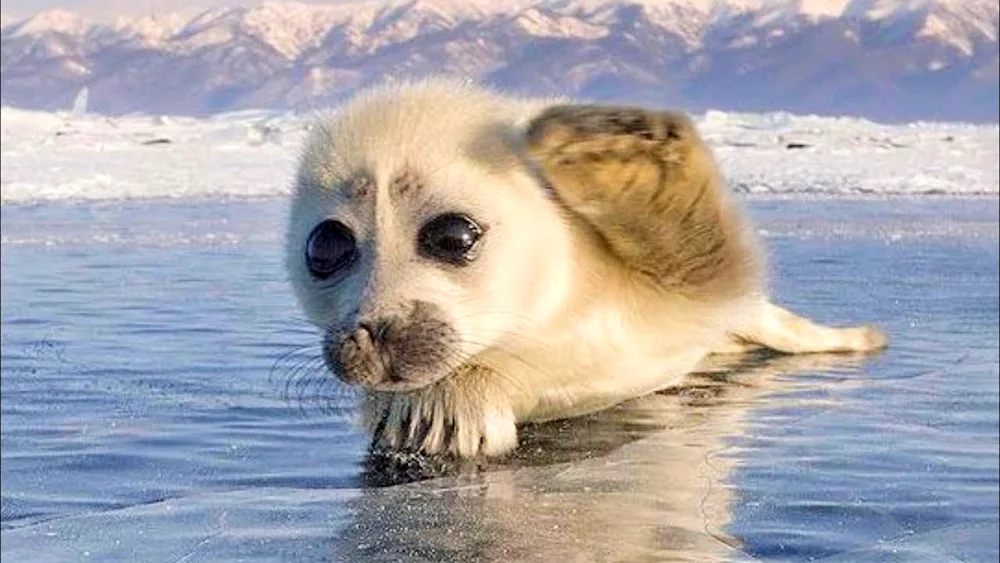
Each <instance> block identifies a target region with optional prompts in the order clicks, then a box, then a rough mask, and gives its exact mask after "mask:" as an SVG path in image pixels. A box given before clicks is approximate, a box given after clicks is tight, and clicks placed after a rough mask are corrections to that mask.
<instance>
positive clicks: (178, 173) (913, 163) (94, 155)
mask: <svg viewBox="0 0 1000 563" xmlns="http://www.w3.org/2000/svg"><path fill="white" fill-rule="evenodd" d="M0 117H2V119H0V123H2V131H0V133H2V135H0V136H2V144H0V169H2V178H0V203H2V204H3V205H13V204H32V203H40V202H74V201H95V200H128V199H158V198H166V199H204V198H211V199H218V198H259V197H273V196H281V195H284V194H287V193H289V192H290V189H291V181H292V178H293V175H294V171H295V165H296V158H297V155H298V151H299V149H300V147H301V145H302V142H303V140H304V137H305V134H306V131H307V129H308V128H309V127H310V126H311V124H312V123H313V119H314V118H315V117H316V116H315V115H308V116H306V115H298V114H291V113H277V112H269V111H262V110H255V111H241V112H231V113H226V114H219V115H216V116H213V117H212V118H207V119H197V118H192V117H165V116H148V115H133V116H128V117H122V118H107V117H100V116H95V115H88V114H72V113H68V112H66V113H46V112H33V111H25V110H16V109H11V108H3V109H2V110H0ZM696 122H697V124H698V127H699V129H700V131H701V132H702V135H703V136H704V137H705V139H706V141H707V142H708V144H709V145H710V146H711V147H712V148H713V149H714V151H715V153H716V156H717V157H718V159H719V162H720V165H721V167H722V169H723V172H724V174H725V175H726V177H727V179H728V180H729V182H730V184H731V185H732V186H733V188H734V189H735V190H736V191H738V192H743V193H748V194H769V195H784V196H802V195H810V196H815V195H825V196H831V197H853V196H858V195H898V196H908V195H922V194H956V195H991V196H996V195H998V193H1000V155H998V146H1000V129H998V127H997V126H995V125H990V126H973V125H966V124H936V123H935V124H932V123H911V124H908V125H899V126H887V125H880V124H875V123H871V122H869V121H866V120H863V119H857V118H828V117H816V116H801V115H792V114H788V113H781V112H778V113H767V114H751V113H733V112H723V111H709V112H706V113H705V114H704V115H700V116H696Z"/></svg>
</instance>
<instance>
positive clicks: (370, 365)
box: [323, 302, 457, 391]
mask: <svg viewBox="0 0 1000 563" xmlns="http://www.w3.org/2000/svg"><path fill="white" fill-rule="evenodd" d="M441 316H442V314H441V311H440V308H438V307H437V306H435V305H433V304H431V303H426V302H416V303H414V304H413V306H412V307H411V308H410V309H409V311H407V313H406V314H401V315H392V316H386V317H380V318H377V319H364V320H360V321H358V322H357V325H356V326H355V327H353V328H350V329H347V330H343V331H339V332H337V333H334V332H328V333H327V335H326V337H325V338H324V341H323V357H324V359H325V360H326V364H327V367H328V368H329V369H330V371H331V372H332V373H334V374H335V375H336V376H337V377H338V378H340V379H341V380H342V381H344V382H345V383H348V384H350V385H360V386H362V387H367V388H369V389H376V390H383V391H409V390H412V389H417V388H420V387H423V386H425V385H428V384H430V383H433V382H435V381H437V380H438V379H440V378H441V377H443V376H444V375H446V374H447V369H446V360H447V358H448V357H449V355H453V354H454V351H453V349H454V347H455V344H456V341H457V337H456V332H455V329H454V328H452V326H451V325H450V324H449V323H447V322H445V321H444V320H442V319H441Z"/></svg>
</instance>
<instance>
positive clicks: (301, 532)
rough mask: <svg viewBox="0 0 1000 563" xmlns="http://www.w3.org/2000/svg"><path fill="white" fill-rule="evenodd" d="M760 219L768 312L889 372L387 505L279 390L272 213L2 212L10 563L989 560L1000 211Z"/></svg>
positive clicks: (756, 372)
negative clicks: (828, 336)
mask: <svg viewBox="0 0 1000 563" xmlns="http://www.w3.org/2000/svg"><path fill="white" fill-rule="evenodd" d="M749 207H750V211H751V212H752V214H753V215H754V216H755V217H756V219H757V221H758V226H759V228H760V229H761V231H762V232H763V233H764V234H765V237H766V242H767V244H768V245H769V248H770V250H771V258H772V262H773V264H772V269H773V271H774V283H773V285H774V290H775V294H776V296H777V299H778V300H779V301H780V302H783V303H785V304H788V305H791V306H792V307H794V308H795V309H796V310H799V311H801V312H803V313H806V314H809V315H811V316H814V317H816V318H818V319H820V320H823V321H825V322H829V323H832V324H850V323H854V322H859V321H874V322H877V323H878V324H880V325H882V326H883V327H885V328H886V329H887V330H888V332H889V333H890V335H891V338H892V343H891V347H890V348H889V349H888V350H887V351H885V352H884V353H882V354H880V355H877V356H874V357H868V358H861V357H855V358H852V357H842V356H819V357H808V358H802V357H800V358H791V359H780V358H778V359H774V358H772V359H767V358H760V359H758V360H757V361H753V362H748V363H747V365H745V366H741V367H739V368H737V369H732V370H726V371H720V372H714V373H706V374H702V375H698V376H694V377H692V379H691V382H690V384H689V385H687V386H685V387H684V388H682V389H680V390H675V391H671V392H667V393H661V394H657V395H653V396H650V397H646V398H644V399H642V400H638V401H634V402H632V403H629V404H626V405H622V406H620V407H618V408H615V409H611V410H609V411H606V412H604V413H601V414H599V415H596V416H592V417H589V418H585V419H580V420H576V421H572V422H565V423H556V424H551V425H545V426H540V427H535V428H531V429H528V431H527V432H526V433H525V434H526V437H525V443H524V444H523V445H522V447H521V449H520V450H519V453H518V455H517V456H516V457H515V458H514V459H511V460H507V461H504V462H502V463H496V464H493V465H490V466H488V467H482V468H479V470H478V471H475V472H473V471H468V470H466V471H462V472H458V473H456V474H449V475H443V476H440V477H437V478H433V479H428V480H422V481H419V482H415V483H410V484H398V485H394V486H376V485H379V484H380V483H377V482H376V481H378V479H377V477H378V476H377V475H372V474H371V473H370V472H369V473H366V472H365V470H364V468H363V465H362V463H363V460H364V455H363V454H364V441H363V437H362V436H361V435H360V434H359V433H357V432H356V431H355V430H353V429H352V428H351V427H349V426H348V423H347V414H346V409H347V408H348V407H349V405H350V402H351V397H350V395H349V394H347V393H344V392H338V391H336V389H335V388H332V387H329V386H327V387H325V388H321V387H319V386H317V385H316V384H315V383H316V381H317V380H316V379H308V378H305V379H303V376H302V372H294V369H295V367H296V366H299V365H302V364H303V362H305V361H307V360H308V359H309V358H310V357H313V356H314V355H315V353H316V351H317V347H316V343H317V339H316V337H315V335H314V334H313V333H312V332H311V331H310V330H308V329H307V327H306V325H305V324H304V323H303V322H302V321H301V320H299V315H298V312H297V311H296V309H295V307H294V303H293V301H292V296H291V292H290V288H289V287H287V286H286V283H285V281H284V277H283V273H282V271H281V269H280V264H281V258H280V252H281V251H280V236H279V233H280V230H281V228H282V224H283V218H284V202H283V201H281V200H280V199H271V198H266V199H262V200H257V201H230V202H224V201H214V202H210V201H198V202H195V201H188V202H174V203H163V202H160V203H153V202H147V203H142V202H131V203H128V202H126V203H122V202H117V203H116V202H109V203H90V204H76V205H64V204H47V203H45V204H32V205H9V204H5V205H4V206H3V208H2V225H3V233H2V237H3V245H2V251H3V252H2V278H3V285H2V300H0V303H2V390H0V399H2V419H3V425H2V488H3V490H2V555H3V556H4V557H9V559H8V561H39V562H42V561H235V560H243V561H248V560H252V561H262V560H273V561H288V560H295V561H331V560H332V561H374V560H385V561H398V560H449V561H464V560H470V561H471V560H477V561H478V560H495V561H508V560H510V561H516V560H538V561H558V560H572V561H592V560H594V561H602V560H629V561H636V560H643V561H645V560H677V559H679V560H691V561H704V560H706V559H709V560H717V559H722V560H737V561H738V560H746V559H763V560H790V561H801V560H806V559H815V560H823V561H928V562H930V561H933V562H948V561H984V562H985V561H996V560H997V558H998V556H1000V547H998V539H997V537H998V447H1000V446H998V396H1000V391H998V370H1000V368H998V307H1000V306H998V284H1000V279H998V238H1000V234H998V230H1000V227H998V224H1000V220H998V202H997V199H996V198H990V197H984V198H973V199H947V198H924V199H919V198H918V199H884V200H876V199H872V200H867V201H842V200H823V199H784V200H778V199H756V200H752V201H751V203H750V205H749ZM301 345H308V346H307V348H306V349H299V348H297V347H299V346H301ZM283 356H284V357H285V359H284V360H281V359H280V358H282V357H283ZM312 375H314V376H315V375H319V374H318V372H317V373H313V374H312ZM289 382H291V385H290V386H288V385H286V384H288V383H289ZM303 382H305V383H306V384H305V385H303V384H302V383H303ZM316 390H321V391H324V392H325V393H326V397H327V399H328V401H326V402H317V401H314V400H309V399H308V397H306V398H305V399H304V400H302V401H300V400H298V398H297V396H298V395H300V394H304V395H307V396H308V395H310V394H313V392H314V391H316ZM288 395H291V397H289V396H288Z"/></svg>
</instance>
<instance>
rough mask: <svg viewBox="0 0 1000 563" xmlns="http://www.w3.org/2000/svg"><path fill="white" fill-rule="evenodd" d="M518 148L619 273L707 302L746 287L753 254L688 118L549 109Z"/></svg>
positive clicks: (623, 110)
mask: <svg viewBox="0 0 1000 563" xmlns="http://www.w3.org/2000/svg"><path fill="white" fill-rule="evenodd" d="M525 144H526V146H527V152H528V154H529V156H530V157H531V158H532V160H534V162H535V163H536V165H537V166H538V167H539V169H540V170H541V172H542V174H543V175H544V176H545V177H546V179H547V180H548V182H549V183H550V184H551V185H552V187H553V188H554V190H555V191H556V193H557V194H558V196H559V198H560V200H561V201H562V202H563V203H564V205H565V206H566V207H567V208H569V210H570V211H572V212H574V213H576V214H578V215H579V216H582V217H583V218H584V219H585V221H586V222H587V223H589V224H590V225H591V226H592V227H593V228H594V229H595V230H596V231H597V232H599V233H600V234H601V235H602V236H603V237H604V239H605V240H606V241H607V243H608V246H609V247H610V248H611V250H612V252H614V253H615V254H616V255H617V256H618V257H619V258H620V259H621V260H622V261H623V262H625V264H626V265H628V266H631V267H633V268H635V269H636V270H638V271H640V272H642V273H643V274H647V275H649V276H651V277H652V278H654V280H655V281H656V282H657V283H658V284H660V285H664V286H668V287H670V288H672V289H681V288H687V289H694V290H696V291H697V292H700V293H704V292H705V291H708V292H709V293H715V294H716V295H715V297H720V295H718V293H719V292H723V293H727V294H731V293H733V292H735V293H743V292H745V291H747V290H749V289H750V286H753V285H755V283H756V282H755V281H754V280H756V278H757V275H756V274H757V267H756V264H755V256H756V253H755V252H754V251H753V250H752V248H751V245H750V244H749V241H748V240H747V239H746V237H745V236H744V233H743V232H742V226H741V223H740V217H739V215H738V214H737V213H736V212H735V210H734V209H733V208H732V207H731V206H730V205H729V204H728V202H727V199H726V195H725V193H724V191H723V183H722V179H721V176H720V175H719V173H718V171H717V168H716V165H715V160H714V158H713V157H712V154H711V152H710V151H709V150H708V148H707V147H706V146H705V145H704V143H703V142H702V141H701V138H700V137H699V136H698V133H697V131H696V130H695V127H694V124H693V123H692V122H691V120H690V119H689V118H688V117H687V116H685V115H683V114H681V113H675V112H656V111H649V110H644V109H639V108H631V107H619V106H600V105H580V106H572V105H560V106H553V107H550V108H548V109H546V110H544V111H543V112H542V113H541V114H539V115H538V116H537V117H536V118H535V119H534V120H532V121H531V123H529V124H528V126H527V128H526V130H525Z"/></svg>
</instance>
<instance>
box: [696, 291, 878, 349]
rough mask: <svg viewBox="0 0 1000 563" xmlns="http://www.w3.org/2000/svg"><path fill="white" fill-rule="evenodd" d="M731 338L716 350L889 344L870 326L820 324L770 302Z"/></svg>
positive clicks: (840, 347) (867, 347) (825, 347)
mask: <svg viewBox="0 0 1000 563" xmlns="http://www.w3.org/2000/svg"><path fill="white" fill-rule="evenodd" d="M733 337H734V341H733V343H732V345H731V346H730V347H727V348H723V349H719V350H716V351H715V352H716V353H719V354H725V353H736V352H742V351H748V350H752V349H755V348H760V347H764V348H770V349H772V350H775V351H778V352H784V353H786V354H810V353H822V352H871V351H874V350H878V349H881V348H884V347H886V346H887V345H888V343H889V340H888V338H887V337H886V335H885V333H883V332H882V331H881V330H879V329H877V328H875V327H873V326H870V325H863V326H856V327H847V328H836V327H829V326H823V325H821V324H818V323H815V322H813V321H811V320H809V319H807V318H805V317H801V316H799V315H796V314H795V313H792V312H791V311H789V310H787V309H784V308H782V307H779V306H778V305H775V304H773V303H764V304H762V305H761V306H760V307H759V308H757V309H756V314H755V315H754V316H753V318H752V319H750V322H748V323H747V324H746V325H745V326H744V327H743V328H741V329H740V331H739V332H738V333H736V334H734V335H733Z"/></svg>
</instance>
